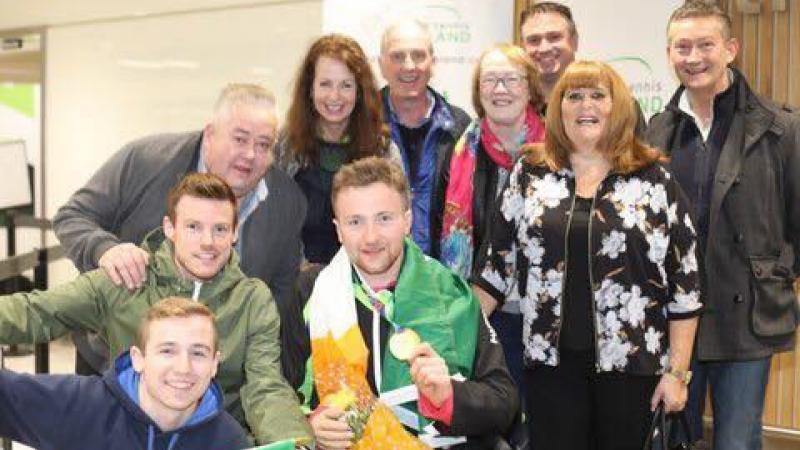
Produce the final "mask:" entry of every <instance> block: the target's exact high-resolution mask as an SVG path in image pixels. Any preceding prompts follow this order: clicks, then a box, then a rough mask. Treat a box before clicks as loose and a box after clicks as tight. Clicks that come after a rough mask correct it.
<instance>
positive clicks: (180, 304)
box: [0, 297, 248, 450]
mask: <svg viewBox="0 0 800 450" xmlns="http://www.w3.org/2000/svg"><path fill="white" fill-rule="evenodd" d="M217 345H218V339H217V328H216V322H215V319H214V315H213V313H212V312H211V311H210V310H209V309H208V308H207V307H206V306H204V305H202V304H201V303H198V302H194V301H191V300H188V299H184V298H180V297H169V298H166V299H164V300H162V301H160V302H158V303H156V304H155V305H153V306H152V307H151V308H150V309H149V310H148V311H147V315H146V316H145V318H144V319H143V320H142V323H141V325H140V327H139V331H138V334H137V339H136V343H135V344H134V345H133V346H131V348H130V350H129V351H128V352H125V353H123V354H122V355H120V356H119V357H118V358H117V360H116V363H115V364H114V367H112V368H111V369H109V370H108V371H107V372H106V373H105V374H104V376H103V377H102V378H101V377H96V376H78V375H29V374H17V373H14V372H10V371H5V370H2V371H0V405H2V407H0V436H3V437H8V438H11V439H12V440H15V441H19V442H22V443H23V444H25V445H28V446H31V447H34V448H37V449H40V450H50V449H52V450H55V449H58V450H70V449H82V450H85V449H114V450H126V449H130V450H134V449H135V450H142V449H147V450H162V449H166V450H188V449H208V448H213V449H215V450H226V449H228V450H235V449H242V448H245V447H247V446H248V440H247V436H246V434H245V432H244V430H243V429H242V428H241V426H239V424H238V423H237V422H236V420H234V419H233V417H231V416H230V415H229V414H228V413H227V412H225V409H224V406H223V399H222V390H221V389H220V387H219V386H218V385H217V384H216V382H214V381H213V380H212V378H213V377H214V375H215V374H216V373H217V364H218V362H219V356H220V352H219V350H218V346H217Z"/></svg>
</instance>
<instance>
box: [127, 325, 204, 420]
mask: <svg viewBox="0 0 800 450" xmlns="http://www.w3.org/2000/svg"><path fill="white" fill-rule="evenodd" d="M148 327H149V329H148V333H147V336H148V338H147V341H146V344H145V348H142V349H140V348H138V347H136V346H134V347H131V359H132V363H133V368H134V370H135V371H136V372H137V373H139V374H140V375H141V382H140V384H139V404H140V406H141V408H142V410H144V412H145V413H147V414H148V415H149V416H150V417H151V418H153V419H154V420H155V421H156V423H157V424H158V425H159V426H160V427H161V428H162V429H163V431H169V430H170V429H175V428H178V427H180V426H181V425H183V424H184V423H185V422H186V421H187V420H188V419H189V418H190V417H191V415H192V414H193V413H194V411H195V409H196V408H197V404H198V402H199V400H200V399H201V398H202V397H203V395H204V394H205V392H206V390H207V389H208V386H209V384H210V383H211V379H212V378H213V377H214V375H216V373H217V364H218V363H219V352H217V351H216V348H215V344H214V336H215V335H214V325H213V323H212V319H211V318H210V317H204V316H189V317H168V318H163V319H158V320H153V321H152V322H150V324H149V325H148Z"/></svg>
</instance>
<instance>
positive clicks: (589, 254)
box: [586, 178, 605, 372]
mask: <svg viewBox="0 0 800 450" xmlns="http://www.w3.org/2000/svg"><path fill="white" fill-rule="evenodd" d="M603 181H605V178H603V180H601V181H600V185H599V186H597V190H595V191H594V194H593V195H592V204H591V206H589V220H588V221H587V223H586V226H587V228H588V229H589V232H588V234H589V236H588V237H587V242H586V244H587V245H586V247H587V248H586V250H587V252H586V257H587V258H588V259H589V261H588V262H589V267H588V269H589V270H588V271H587V272H589V295H590V297H589V304H590V305H591V306H592V311H591V313H592V317H591V318H590V319H591V321H590V322H589V323H591V324H592V328H593V329H592V342H593V344H594V370H595V372H597V359H598V358H599V357H600V349H599V348H597V330H598V329H599V328H598V326H597V310H596V309H597V308H596V307H595V304H594V275H593V273H592V268H593V267H594V266H592V216H593V215H594V204H595V201H596V200H597V193H598V192H600V190H601V189H602V188H603Z"/></svg>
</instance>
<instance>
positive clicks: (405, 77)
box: [380, 23, 433, 99]
mask: <svg viewBox="0 0 800 450" xmlns="http://www.w3.org/2000/svg"><path fill="white" fill-rule="evenodd" d="M382 47H383V48H381V56H380V66H381V74H382V75H383V78H385V79H386V83H387V84H388V85H389V92H390V94H391V95H392V97H394V98H397V99H407V98H419V97H421V96H424V95H426V91H427V86H428V82H429V81H430V80H431V77H432V76H433V55H432V54H431V50H430V49H431V42H430V40H429V38H428V35H427V34H426V33H425V31H424V30H422V29H420V28H419V26H417V25H416V24H414V23H406V24H402V25H398V26H397V27H395V28H393V29H392V30H390V32H389V34H388V35H387V36H386V39H385V42H384V45H383V46H382Z"/></svg>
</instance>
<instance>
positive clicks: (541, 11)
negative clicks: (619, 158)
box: [519, 2, 647, 137]
mask: <svg viewBox="0 0 800 450" xmlns="http://www.w3.org/2000/svg"><path fill="white" fill-rule="evenodd" d="M519 25H520V30H519V31H520V33H519V34H520V39H521V40H522V46H523V47H524V48H525V51H526V52H527V53H528V56H530V57H531V60H532V61H533V63H534V65H536V68H537V69H538V70H539V83H540V84H541V86H542V94H543V95H544V101H545V104H544V107H545V109H547V102H548V99H549V98H550V92H552V91H553V88H554V87H555V85H556V83H557V82H558V80H559V78H561V75H562V74H563V73H564V71H565V70H567V66H569V65H570V64H572V62H573V61H575V54H576V53H577V52H578V40H579V39H578V27H577V26H576V25H575V19H574V18H573V17H572V10H571V9H570V7H569V6H567V5H565V4H563V3H559V2H535V3H534V4H532V5H531V6H530V7H528V8H526V9H523V10H522V12H521V13H520V17H519ZM633 107H634V108H636V136H638V137H644V131H645V128H647V122H646V121H645V118H644V113H642V107H641V106H640V105H639V102H638V101H636V99H634V101H633Z"/></svg>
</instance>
